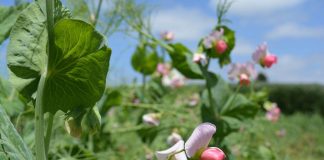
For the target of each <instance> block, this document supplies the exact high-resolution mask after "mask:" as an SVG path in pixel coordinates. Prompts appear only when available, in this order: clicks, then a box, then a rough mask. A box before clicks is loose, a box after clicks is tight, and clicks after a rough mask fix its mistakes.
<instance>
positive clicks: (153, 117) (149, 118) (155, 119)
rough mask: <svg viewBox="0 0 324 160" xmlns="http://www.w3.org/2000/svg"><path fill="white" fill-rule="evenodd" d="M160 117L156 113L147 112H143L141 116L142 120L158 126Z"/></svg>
mask: <svg viewBox="0 0 324 160" xmlns="http://www.w3.org/2000/svg"><path fill="white" fill-rule="evenodd" d="M160 118H161V115H160V114H158V113H147V114H144V115H143V117H142V119H143V122H144V123H145V124H147V125H150V126H159V125H160Z"/></svg>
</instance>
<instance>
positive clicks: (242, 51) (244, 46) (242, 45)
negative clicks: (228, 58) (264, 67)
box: [233, 39, 256, 56]
mask: <svg viewBox="0 0 324 160" xmlns="http://www.w3.org/2000/svg"><path fill="white" fill-rule="evenodd" d="M255 48H256V46H254V45H253V44H252V43H251V42H249V41H247V40H244V39H237V40H236V44H235V48H234V50H233V53H234V54H236V55H241V56H248V55H252V53H253V51H254V50H255Z"/></svg>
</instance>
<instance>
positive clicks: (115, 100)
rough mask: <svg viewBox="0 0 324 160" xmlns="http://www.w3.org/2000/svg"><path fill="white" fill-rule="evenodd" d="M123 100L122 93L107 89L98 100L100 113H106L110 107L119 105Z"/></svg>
mask: <svg viewBox="0 0 324 160" xmlns="http://www.w3.org/2000/svg"><path fill="white" fill-rule="evenodd" d="M122 102H123V95H122V94H121V92H120V91H118V90H111V91H107V92H106V93H105V94H104V96H103V97H102V99H101V100H100V102H99V104H100V105H99V106H100V113H101V114H106V113H107V112H108V111H109V109H110V108H112V107H114V106H119V105H121V104H122Z"/></svg>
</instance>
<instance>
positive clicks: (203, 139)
mask: <svg viewBox="0 0 324 160" xmlns="http://www.w3.org/2000/svg"><path fill="white" fill-rule="evenodd" d="M215 132H216V126H215V125H213V124H211V123H202V124H200V125H199V126H198V127H196V128H195V130H194V131H193V132H192V134H191V136H190V137H189V139H188V140H187V142H186V144H185V150H186V153H187V156H188V157H189V158H191V157H193V156H194V155H195V154H196V152H197V151H200V150H204V149H205V148H206V147H207V146H208V144H209V142H210V140H211V138H212V137H213V135H214V133H215Z"/></svg>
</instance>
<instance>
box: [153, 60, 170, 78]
mask: <svg viewBox="0 0 324 160" xmlns="http://www.w3.org/2000/svg"><path fill="white" fill-rule="evenodd" d="M170 70H171V65H170V64H169V63H159V64H158V65H157V68H156V71H157V72H158V73H159V74H160V75H167V74H169V72H170Z"/></svg>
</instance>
